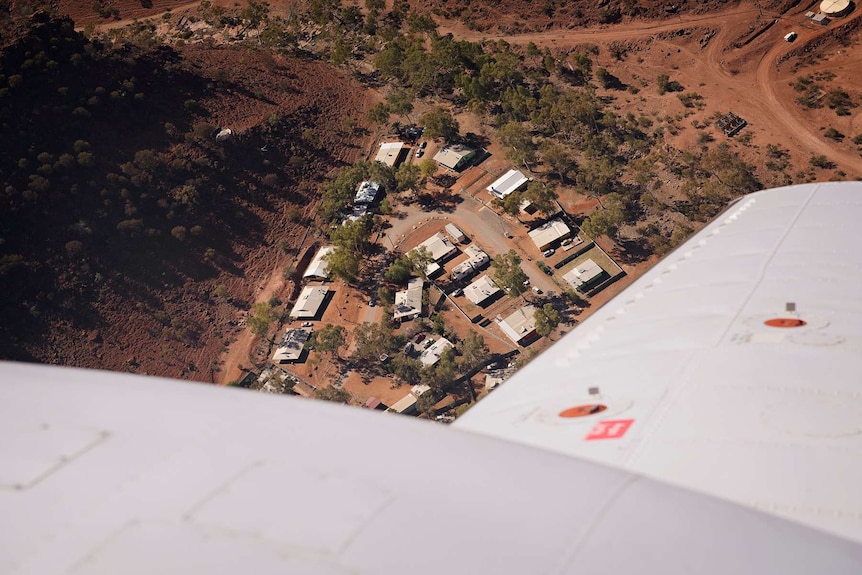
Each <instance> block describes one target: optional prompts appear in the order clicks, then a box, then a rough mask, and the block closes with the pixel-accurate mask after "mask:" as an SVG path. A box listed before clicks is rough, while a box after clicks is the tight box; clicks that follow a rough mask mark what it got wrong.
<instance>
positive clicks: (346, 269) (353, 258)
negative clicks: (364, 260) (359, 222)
mask: <svg viewBox="0 0 862 575" xmlns="http://www.w3.org/2000/svg"><path fill="white" fill-rule="evenodd" d="M324 259H325V260H326V266H327V268H328V269H329V273H331V274H332V275H334V276H336V277H340V278H341V279H343V280H344V281H346V282H348V283H350V282H352V281H353V280H355V279H356V276H357V275H358V274H359V263H360V254H359V253H357V252H355V251H353V250H351V249H350V248H346V247H344V246H336V247H335V250H333V251H332V252H330V253H328V254H326V256H325V257H324Z"/></svg>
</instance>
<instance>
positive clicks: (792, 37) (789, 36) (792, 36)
mask: <svg viewBox="0 0 862 575" xmlns="http://www.w3.org/2000/svg"><path fill="white" fill-rule="evenodd" d="M784 40H785V41H787V42H793V41H794V40H796V32H788V33H787V34H785V35H784Z"/></svg>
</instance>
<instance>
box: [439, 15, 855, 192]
mask: <svg viewBox="0 0 862 575" xmlns="http://www.w3.org/2000/svg"><path fill="white" fill-rule="evenodd" d="M803 11H804V9H802V8H796V9H795V12H794V13H792V14H790V15H782V14H778V13H774V12H773V13H770V12H769V11H767V10H763V11H761V10H760V9H759V8H757V7H756V6H755V5H754V4H752V3H748V2H745V3H742V4H739V5H737V6H734V7H731V8H728V9H726V10H722V11H719V12H714V13H711V14H705V15H679V16H676V17H673V18H669V19H668V20H666V21H663V22H660V23H638V22H633V23H625V24H619V25H610V26H605V27H601V28H597V29H590V30H586V29H585V30H552V31H547V32H533V33H525V34H516V35H499V34H498V35H494V34H486V33H482V32H477V31H475V30H470V29H468V28H467V27H466V26H463V25H461V24H458V23H451V22H447V23H444V24H441V25H440V27H439V30H440V33H442V34H446V33H452V34H453V36H454V37H456V38H458V39H462V40H469V41H474V42H478V41H482V40H491V41H496V40H505V41H506V42H508V43H510V44H520V45H523V44H527V43H529V42H533V43H534V44H536V45H538V46H540V47H545V46H547V47H551V48H556V49H560V48H572V47H575V46H577V45H579V44H584V43H590V42H612V41H615V40H618V41H631V40H638V39H648V38H652V37H654V36H656V35H657V34H661V33H665V32H675V31H678V30H686V29H691V28H698V27H707V28H712V29H715V30H717V34H716V35H715V36H714V37H713V38H712V39H711V40H710V42H709V44H708V46H707V48H706V49H705V50H704V51H700V52H690V55H691V57H692V58H693V59H694V60H696V61H700V62H701V63H702V64H703V65H704V66H705V67H706V69H707V70H708V71H709V72H710V74H711V75H712V77H713V79H714V80H715V81H716V82H717V83H720V84H721V85H723V86H726V87H727V104H728V105H730V106H731V107H732V109H733V110H734V111H737V112H738V113H739V114H740V115H742V116H743V117H748V118H752V119H754V120H755V121H756V122H757V123H758V124H759V125H762V126H769V130H770V132H772V133H773V135H774V137H776V138H777V140H778V141H783V142H793V143H794V144H795V145H796V146H798V147H800V148H802V149H804V150H807V151H808V152H810V153H811V154H818V155H824V156H826V157H827V158H829V159H830V160H831V161H832V162H834V163H835V164H836V166H837V167H839V168H841V169H843V170H845V171H846V172H849V173H851V174H854V175H859V176H862V158H860V157H859V156H858V155H857V154H854V153H851V152H848V151H845V150H842V149H841V148H839V147H838V146H837V145H835V144H833V143H831V142H829V141H827V140H826V139H824V138H823V137H821V136H820V134H819V133H818V129H817V127H816V126H812V125H811V123H810V122H809V121H808V120H807V119H806V118H805V117H804V115H803V112H802V110H801V109H800V108H799V106H798V105H797V104H796V103H795V102H792V101H787V100H786V99H783V98H781V97H780V95H779V94H778V92H777V90H776V85H777V84H778V82H779V81H780V80H779V71H778V62H779V60H780V59H781V57H782V56H784V55H785V54H787V53H789V52H790V51H791V50H793V49H796V48H799V47H800V46H804V45H805V44H807V43H809V42H812V41H814V40H816V39H818V38H820V37H821V36H824V35H827V34H829V33H831V31H832V30H833V29H835V28H837V27H840V26H843V25H846V24H847V23H848V22H852V21H853V20H855V19H857V18H860V17H862V10H856V11H855V12H854V13H853V14H851V15H849V16H847V17H844V18H839V19H836V20H834V21H833V22H832V23H831V24H830V25H828V26H825V27H820V26H817V27H815V26H814V25H811V24H809V25H803V24H800V23H801V22H803V21H804V16H802V12H803ZM761 15H763V16H766V17H767V18H775V19H776V21H778V24H777V25H776V26H774V27H773V30H769V31H767V32H766V34H764V37H767V36H768V37H770V38H771V37H772V36H775V37H776V38H777V39H776V40H775V41H773V43H772V45H771V47H769V49H768V50H766V51H765V52H764V53H763V55H762V56H761V57H760V59H759V61H758V63H757V66H756V68H754V69H753V70H733V71H731V70H730V69H728V68H727V66H726V65H725V61H726V60H727V59H729V58H734V59H736V60H742V59H744V58H745V57H746V56H747V55H751V54H755V53H756V51H757V50H758V46H759V45H760V46H762V44H758V42H752V43H750V44H749V45H747V46H744V47H742V48H734V47H732V44H733V43H734V42H735V41H737V40H738V39H739V37H740V36H741V35H742V32H741V31H744V30H746V29H747V27H748V26H749V25H750V24H751V23H752V21H753V20H754V17H757V16H761ZM784 28H788V30H789V29H790V28H793V29H794V30H796V31H797V32H798V34H799V37H798V39H797V40H796V42H794V43H788V42H784V41H782V40H781V37H782V36H783V35H784V33H785V31H784Z"/></svg>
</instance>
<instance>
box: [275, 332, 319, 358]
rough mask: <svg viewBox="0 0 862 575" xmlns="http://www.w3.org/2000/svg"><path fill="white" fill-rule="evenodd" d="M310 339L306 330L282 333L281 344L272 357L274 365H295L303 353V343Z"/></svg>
mask: <svg viewBox="0 0 862 575" xmlns="http://www.w3.org/2000/svg"><path fill="white" fill-rule="evenodd" d="M310 337H311V330H310V329H308V328H293V329H288V330H287V331H285V332H284V336H282V338H281V342H280V343H279V345H278V347H277V348H276V350H275V353H274V354H273V355H272V361H274V362H275V363H296V362H298V361H300V360H301V359H302V357H303V355H304V353H305V342H307V341H308V338H310Z"/></svg>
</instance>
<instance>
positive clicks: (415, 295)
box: [392, 278, 425, 321]
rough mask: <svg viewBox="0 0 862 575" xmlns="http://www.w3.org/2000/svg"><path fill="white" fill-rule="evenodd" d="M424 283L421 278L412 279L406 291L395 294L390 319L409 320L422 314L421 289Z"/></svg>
mask: <svg viewBox="0 0 862 575" xmlns="http://www.w3.org/2000/svg"><path fill="white" fill-rule="evenodd" d="M424 287H425V282H424V281H423V280H422V278H413V279H411V280H410V282H409V283H408V284H407V289H406V290H403V291H399V292H396V294H395V305H394V306H393V308H392V318H393V319H394V320H395V321H407V320H411V319H413V318H415V317H417V316H419V315H420V314H421V313H422V289H423V288H424Z"/></svg>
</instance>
